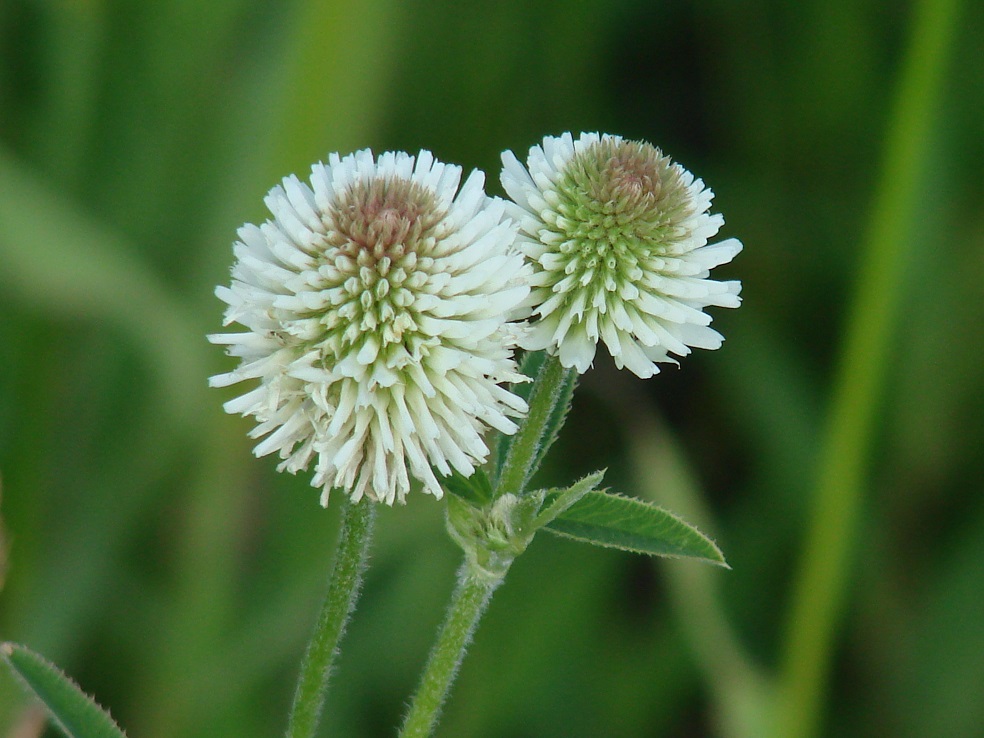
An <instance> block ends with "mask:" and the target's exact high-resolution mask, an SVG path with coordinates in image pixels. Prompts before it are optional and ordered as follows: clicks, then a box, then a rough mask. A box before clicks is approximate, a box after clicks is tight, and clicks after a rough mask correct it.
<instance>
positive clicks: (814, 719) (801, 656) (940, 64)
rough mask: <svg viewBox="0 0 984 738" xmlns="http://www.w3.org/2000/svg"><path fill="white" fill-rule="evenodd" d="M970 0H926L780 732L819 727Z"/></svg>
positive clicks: (896, 129) (805, 567)
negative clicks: (929, 171) (936, 142)
mask: <svg viewBox="0 0 984 738" xmlns="http://www.w3.org/2000/svg"><path fill="white" fill-rule="evenodd" d="M958 10H959V0H921V2H917V3H916V4H915V6H914V11H915V15H914V19H913V33H912V36H911V40H910V43H909V48H908V51H907V54H906V59H905V66H904V68H903V70H902V73H901V76H900V80H899V88H898V91H897V97H896V100H895V103H894V109H893V115H892V118H891V121H890V127H889V132H888V136H887V140H886V147H885V159H884V164H883V167H882V172H881V179H880V182H879V186H878V190H877V192H876V196H875V202H874V206H873V209H872V215H871V221H870V224H869V228H868V232H867V235H866V240H865V243H864V248H863V256H862V263H861V267H860V271H859V276H858V280H857V285H858V288H857V292H856V294H855V296H854V302H853V309H852V310H851V312H850V313H849V315H850V323H849V325H848V326H847V330H846V334H845V340H844V346H843V350H842V355H841V361H840V365H839V367H838V371H837V375H836V380H835V385H834V387H835V389H834V393H833V398H832V405H831V412H830V416H829V420H828V424H827V428H826V436H825V439H824V444H823V447H822V452H821V458H820V471H819V476H818V480H817V487H816V490H815V497H814V500H813V510H812V511H811V513H810V515H809V519H810V520H811V528H810V530H809V532H808V535H807V539H806V543H805V549H804V556H803V560H802V562H801V565H800V569H799V572H798V576H797V578H796V588H795V591H794V594H793V602H792V609H791V615H790V621H789V627H788V632H787V634H786V643H785V654H784V663H783V666H782V674H781V680H782V681H781V685H780V694H779V705H778V714H777V720H776V724H775V730H774V732H773V735H775V736H776V737H777V738H812V736H815V735H817V734H818V731H819V726H820V710H821V706H822V704H823V692H824V685H825V683H826V679H827V673H828V671H829V669H830V662H831V654H832V652H833V647H832V641H833V639H834V635H835V633H836V628H837V624H838V620H839V618H840V615H841V610H842V605H843V599H844V593H845V589H846V585H847V578H848V573H849V570H850V559H851V554H852V550H853V548H854V542H855V540H856V538H857V530H856V528H857V519H858V515H859V512H860V507H861V499H862V496H863V491H864V481H865V471H866V469H865V467H866V465H867V462H868V459H869V458H870V455H871V448H872V439H873V429H874V427H875V420H876V418H877V408H878V403H879V401H880V397H881V394H882V389H883V386H884V384H885V378H886V374H887V368H888V364H889V358H890V348H891V338H892V333H893V329H894V327H895V324H896V322H897V317H898V315H897V314H898V306H899V303H900V297H901V294H902V287H903V284H904V266H905V264H906V261H907V256H908V251H907V249H906V245H907V244H906V242H907V240H908V238H907V236H908V234H909V229H910V228H911V226H912V215H913V213H915V212H916V211H917V210H918V208H917V207H916V206H917V197H918V195H919V183H920V177H921V173H922V166H923V164H924V163H925V160H926V157H927V153H928V145H929V139H930V136H929V134H930V130H931V127H932V124H933V122H934V120H935V119H936V117H937V116H938V114H939V98H940V93H941V88H942V84H943V82H944V81H945V79H946V77H945V74H944V70H945V67H946V61H947V57H948V55H949V52H950V50H951V48H952V46H953V37H954V32H955V29H956V27H957V24H956V19H957V15H958Z"/></svg>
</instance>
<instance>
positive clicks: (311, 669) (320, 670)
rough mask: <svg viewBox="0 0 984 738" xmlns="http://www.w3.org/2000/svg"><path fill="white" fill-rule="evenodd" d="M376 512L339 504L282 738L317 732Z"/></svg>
mask: <svg viewBox="0 0 984 738" xmlns="http://www.w3.org/2000/svg"><path fill="white" fill-rule="evenodd" d="M375 512H376V510H375V507H374V505H373V504H372V503H371V502H370V501H369V500H365V499H363V500H362V501H361V502H358V503H351V502H349V501H348V500H347V499H346V500H345V502H344V503H343V507H342V524H341V532H340V533H339V538H338V549H337V552H336V554H335V562H334V564H333V565H332V569H331V574H330V576H329V584H328V594H327V595H325V601H324V604H323V605H322V606H321V613H320V615H319V616H318V624H317V625H316V626H315V629H314V635H313V636H312V637H311V642H310V643H309V644H308V649H307V653H305V654H304V661H303V662H302V663H301V673H300V676H299V677H298V680H297V691H296V692H295V693H294V704H293V706H292V707H291V711H290V722H289V724H288V726H287V738H311V737H312V736H314V734H315V731H316V730H317V729H318V721H319V720H320V718H321V706H322V704H323V702H324V698H325V688H326V687H327V685H328V677H329V676H330V674H331V665H332V661H333V659H334V656H335V652H336V649H337V646H338V642H339V641H340V640H341V638H342V633H343V631H344V630H345V624H346V623H347V622H348V619H349V615H351V614H352V610H354V609H355V601H356V599H357V598H358V595H359V588H360V587H361V585H362V572H363V570H364V569H365V565H366V560H367V559H368V556H369V542H370V540H371V539H372V527H373V519H374V517H375Z"/></svg>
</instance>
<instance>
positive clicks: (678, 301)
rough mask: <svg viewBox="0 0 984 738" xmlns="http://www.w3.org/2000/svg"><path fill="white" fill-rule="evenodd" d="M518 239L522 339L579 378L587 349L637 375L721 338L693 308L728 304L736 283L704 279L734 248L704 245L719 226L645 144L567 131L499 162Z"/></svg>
mask: <svg viewBox="0 0 984 738" xmlns="http://www.w3.org/2000/svg"><path fill="white" fill-rule="evenodd" d="M502 162H503V170H502V176H501V179H502V186H503V187H504V188H505V190H506V192H507V193H508V194H509V196H510V197H511V198H512V199H513V201H514V202H515V205H513V206H511V210H510V214H512V215H513V217H515V218H516V219H517V220H518V221H519V223H520V236H519V239H518V241H517V243H518V244H519V247H520V249H521V250H522V251H523V252H524V254H525V256H526V258H527V261H528V262H529V263H530V264H531V265H532V268H533V276H532V281H531V285H532V291H531V294H530V298H529V301H528V304H529V306H531V307H532V308H533V318H534V322H533V323H532V330H531V332H530V333H529V334H528V336H527V338H526V339H525V340H524V342H523V347H524V348H526V349H529V350H541V349H546V350H547V351H549V352H550V353H552V354H556V355H557V356H558V357H559V359H560V361H561V363H562V364H563V365H564V366H565V367H575V368H576V369H577V371H578V372H579V373H583V372H585V371H587V369H588V367H589V366H590V365H591V363H592V362H593V360H594V356H595V351H596V349H597V344H598V341H599V340H601V341H604V343H605V346H606V347H607V348H608V351H609V353H610V354H611V355H612V357H613V358H614V360H615V363H616V365H617V366H618V367H619V368H620V369H621V368H623V367H627V368H628V369H629V370H631V371H632V372H634V373H635V374H636V375H638V376H639V377H642V378H647V377H651V376H652V375H653V374H655V373H656V372H658V371H659V369H658V367H657V366H656V362H667V361H669V362H675V359H673V358H672V357H671V356H670V354H671V353H672V354H676V355H678V356H685V355H687V354H689V353H690V349H691V347H696V348H706V349H715V348H718V347H719V346H720V345H721V342H722V340H723V338H722V336H721V334H719V333H718V332H717V331H715V330H713V329H712V328H710V327H709V324H710V322H711V318H710V316H708V315H707V314H706V313H705V312H704V308H706V307H708V306H711V305H715V306H718V307H738V305H739V303H740V299H739V297H738V294H739V292H740V291H741V284H740V283H739V282H736V281H728V282H715V281H713V280H711V279H708V276H709V273H710V270H711V269H712V268H713V267H715V266H718V265H719V264H724V263H726V262H729V261H731V259H732V258H734V256H735V255H736V254H737V253H738V252H739V251H741V248H742V246H741V243H740V242H739V241H738V240H736V239H734V238H729V239H727V240H724V241H721V242H720V243H717V244H713V245H707V241H708V239H710V238H711V237H712V236H714V235H715V234H716V233H717V232H718V230H719V229H720V227H721V226H722V225H723V224H724V218H723V217H722V216H720V215H710V214H709V213H708V212H707V211H708V210H709V208H710V206H711V198H712V197H713V194H712V193H711V191H710V190H709V189H706V188H705V187H704V183H703V182H702V181H701V180H699V179H694V176H693V175H692V174H691V173H690V172H688V171H687V170H686V169H684V168H683V167H681V166H680V165H679V164H674V163H673V162H672V161H671V160H670V158H669V157H667V156H664V155H663V153H662V152H661V151H660V150H659V149H657V148H656V147H654V146H652V145H651V144H648V143H645V142H638V141H626V140H624V139H622V138H621V137H619V136H612V135H607V134H606V135H598V134H596V133H582V134H581V136H580V137H579V138H578V139H577V140H576V141H575V140H574V138H573V136H572V135H571V134H570V133H565V134H563V135H562V136H559V137H551V136H547V137H546V138H544V139H543V144H542V146H533V147H532V148H531V149H530V153H529V158H528V159H527V161H526V166H525V167H524V166H523V165H522V164H521V163H520V162H519V161H518V160H517V159H516V157H515V155H513V153H512V152H511V151H506V152H504V153H503V155H502Z"/></svg>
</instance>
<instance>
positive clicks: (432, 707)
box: [400, 564, 502, 738]
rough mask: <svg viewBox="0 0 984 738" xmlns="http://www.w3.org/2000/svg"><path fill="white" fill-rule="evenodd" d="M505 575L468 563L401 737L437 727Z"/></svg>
mask: <svg viewBox="0 0 984 738" xmlns="http://www.w3.org/2000/svg"><path fill="white" fill-rule="evenodd" d="M501 582H502V579H501V578H500V579H489V578H488V577H486V576H478V575H476V573H474V572H472V571H471V568H470V567H469V566H468V565H467V564H465V565H464V566H462V567H461V570H460V571H459V573H458V584H457V587H456V588H455V591H454V594H453V595H452V597H451V602H450V604H449V605H448V611H447V615H446V616H445V619H444V624H443V625H442V626H441V630H440V632H439V633H438V636H437V641H436V642H435V644H434V649H433V650H432V651H431V654H430V658H429V659H428V660H427V666H426V667H425V668H424V674H423V677H422V678H421V681H420V686H419V687H418V689H417V693H416V694H415V695H414V697H413V701H412V702H411V703H410V711H409V712H408V713H407V717H406V720H405V721H404V723H403V728H402V729H401V730H400V738H426V736H429V735H430V734H431V732H432V731H433V730H434V726H435V725H436V724H437V719H438V717H440V714H441V707H442V706H443V705H444V702H445V700H446V699H447V696H448V693H449V692H450V689H451V684H452V683H453V682H454V678H455V676H456V675H457V673H458V667H459V666H460V665H461V661H462V659H463V658H464V656H465V651H466V649H467V648H468V644H469V643H471V639H472V635H473V634H474V632H475V627H476V626H477V625H478V621H479V620H480V619H481V617H482V614H483V613H484V612H485V609H486V607H488V604H489V600H490V599H491V597H492V592H493V591H495V588H496V587H498V586H499V584H500V583H501Z"/></svg>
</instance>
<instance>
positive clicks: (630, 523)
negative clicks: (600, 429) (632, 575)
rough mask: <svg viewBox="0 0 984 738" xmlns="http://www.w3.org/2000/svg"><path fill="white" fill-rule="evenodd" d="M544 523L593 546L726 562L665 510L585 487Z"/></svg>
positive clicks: (698, 534)
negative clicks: (584, 493)
mask: <svg viewBox="0 0 984 738" xmlns="http://www.w3.org/2000/svg"><path fill="white" fill-rule="evenodd" d="M546 504H547V505H549V504H550V499H549V498H548V501H547V503H546ZM546 529H547V530H549V531H551V532H552V533H556V534H558V535H561V536H566V537H568V538H574V539H577V540H579V541H584V542H585V543H593V544H595V545H596V546H607V547H610V548H619V549H622V550H623V551H633V552H635V553H642V554H648V555H650V556H669V557H673V558H690V559H700V560H702V561H707V562H710V563H712V564H719V565H721V566H725V567H727V563H726V562H725V560H724V555H723V554H722V553H721V550H720V549H719V548H718V547H717V546H716V545H715V544H714V541H712V540H711V539H710V538H708V537H707V536H705V535H704V534H703V533H701V532H700V531H699V530H697V529H696V528H694V527H693V526H691V525H690V524H688V523H685V522H684V521H683V520H681V519H680V518H678V517H677V516H676V515H674V514H673V513H671V512H667V511H666V510H663V509H662V508H659V507H656V506H654V505H650V504H648V503H646V502H643V501H641V500H634V499H631V498H629V497H621V496H617V495H611V494H607V493H605V492H588V493H587V494H586V495H585V496H584V497H582V498H581V499H580V500H578V501H577V502H576V503H574V504H573V505H572V506H571V507H570V508H569V509H568V510H566V511H565V512H564V513H562V514H561V515H560V516H559V517H557V518H556V519H555V520H553V521H552V522H550V523H548V524H547V525H546Z"/></svg>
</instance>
